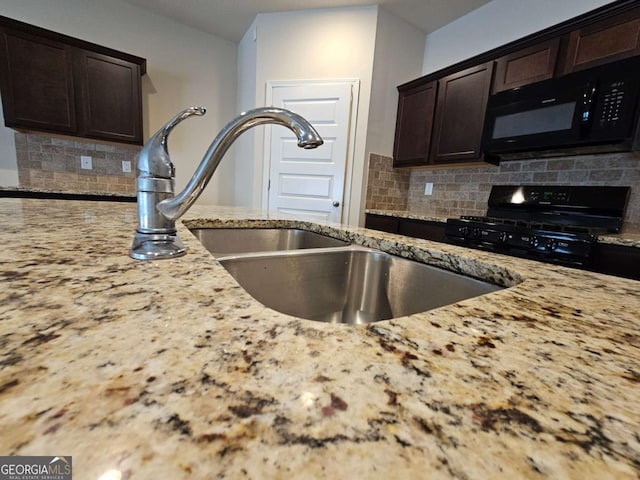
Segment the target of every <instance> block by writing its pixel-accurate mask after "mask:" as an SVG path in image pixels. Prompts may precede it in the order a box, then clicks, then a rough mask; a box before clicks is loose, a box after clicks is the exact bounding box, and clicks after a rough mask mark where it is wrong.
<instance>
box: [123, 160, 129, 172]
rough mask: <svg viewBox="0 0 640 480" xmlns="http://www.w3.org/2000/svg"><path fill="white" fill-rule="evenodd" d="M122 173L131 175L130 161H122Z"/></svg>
mask: <svg viewBox="0 0 640 480" xmlns="http://www.w3.org/2000/svg"><path fill="white" fill-rule="evenodd" d="M122 171H123V172H124V173H129V172H130V171H131V162H130V161H129V160H123V161H122Z"/></svg>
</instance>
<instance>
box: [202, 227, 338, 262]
mask: <svg viewBox="0 0 640 480" xmlns="http://www.w3.org/2000/svg"><path fill="white" fill-rule="evenodd" d="M191 233H193V234H194V235H195V236H196V237H197V238H198V240H200V242H201V243H202V244H203V245H204V247H205V248H206V249H207V250H209V252H211V254H212V255H213V256H214V257H222V256H225V255H232V254H239V253H250V252H273V251H282V250H298V249H307V248H326V247H342V246H345V245H349V243H348V242H343V241H342V240H338V239H336V238H331V237H327V236H325V235H320V234H319V233H314V232H309V231H307V230H300V229H296V228H193V229H191Z"/></svg>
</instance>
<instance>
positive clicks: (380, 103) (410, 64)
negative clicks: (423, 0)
mask: <svg viewBox="0 0 640 480" xmlns="http://www.w3.org/2000/svg"><path fill="white" fill-rule="evenodd" d="M424 44H425V34H424V33H422V31H420V30H418V29H417V28H416V27H414V26H413V25H411V24H409V23H407V22H405V21H404V20H402V19H400V18H398V17H396V16H395V15H392V14H390V13H388V12H387V11H386V10H384V9H383V8H379V9H378V23H377V31H376V45H375V58H374V62H373V81H372V86H371V103H370V107H369V108H370V111H369V124H368V130H367V153H377V154H380V155H386V156H388V157H390V156H392V154H393V140H394V136H395V129H396V111H397V109H398V90H397V88H396V87H397V86H398V85H401V84H403V83H406V82H408V81H410V80H413V79H415V78H417V77H419V76H421V71H422V64H421V62H420V60H419V59H420V58H422V56H423V54H424ZM367 157H368V155H367Z"/></svg>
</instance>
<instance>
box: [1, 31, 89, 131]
mask: <svg viewBox="0 0 640 480" xmlns="http://www.w3.org/2000/svg"><path fill="white" fill-rule="evenodd" d="M71 57H72V54H71V48H70V47H68V46H67V45H64V44H61V43H58V42H55V41H52V40H48V39H44V38H39V37H36V36H33V35H30V34H28V33H23V32H18V31H14V30H11V29H4V28H3V29H1V30H0V65H1V67H2V68H0V71H1V75H0V81H2V92H3V94H2V105H3V109H4V119H5V125H6V126H7V127H15V128H33V129H37V130H46V131H53V132H59V133H67V134H68V133H75V132H76V130H77V128H76V107H75V99H74V93H73V92H74V90H73V88H74V84H73V73H72V58H71Z"/></svg>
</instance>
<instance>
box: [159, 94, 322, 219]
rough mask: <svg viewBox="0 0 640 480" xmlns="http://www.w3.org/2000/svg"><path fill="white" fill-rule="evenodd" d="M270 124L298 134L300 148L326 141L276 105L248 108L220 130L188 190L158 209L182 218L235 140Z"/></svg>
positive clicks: (160, 205)
mask: <svg viewBox="0 0 640 480" xmlns="http://www.w3.org/2000/svg"><path fill="white" fill-rule="evenodd" d="M267 123H271V124H276V125H282V126H284V127H287V128H289V129H290V130H291V131H293V132H294V133H295V134H296V136H297V137H298V146H299V147H300V148H305V149H311V148H316V147H319V146H320V145H322V143H323V141H322V138H321V137H320V135H319V134H318V132H316V130H315V129H314V128H313V127H312V126H311V124H310V123H309V122H308V121H307V120H305V119H304V118H303V117H301V116H300V115H298V114H296V113H293V112H291V111H289V110H285V109H282V108H274V107H267V108H256V109H253V110H249V111H247V112H244V113H242V114H240V115H239V116H238V117H237V118H235V119H234V120H232V121H231V122H229V123H228V124H227V126H226V127H224V128H223V129H222V130H221V131H220V133H219V134H218V135H217V136H216V138H215V139H214V140H213V142H212V143H211V145H210V146H209V149H208V150H207V152H206V153H205V155H204V158H203V159H202V161H201V162H200V165H199V166H198V168H197V170H196V172H195V173H194V175H193V177H191V180H190V181H189V183H188V184H187V186H186V187H185V189H184V190H183V191H182V192H181V193H179V194H178V195H176V196H175V197H173V198H169V199H166V200H163V201H162V202H160V203H158V205H157V207H156V208H157V209H158V210H159V211H160V212H161V213H162V215H164V216H165V217H166V218H168V219H170V220H176V219H178V218H180V217H181V216H182V215H183V214H184V213H185V212H186V211H187V210H188V209H189V207H191V205H193V203H194V202H195V201H196V200H197V199H198V197H199V196H200V194H201V193H202V191H203V190H204V188H205V187H206V186H207V184H208V183H209V181H210V180H211V177H212V176H213V173H214V172H215V171H216V168H218V165H219V164H220V161H221V160H222V157H223V156H224V154H225V153H226V152H227V150H228V149H229V147H230V146H231V144H232V143H233V142H234V141H235V139H236V138H238V137H239V136H240V135H241V134H242V133H243V132H245V131H247V130H249V129H250V128H253V127H255V126H257V125H264V124H267Z"/></svg>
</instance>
